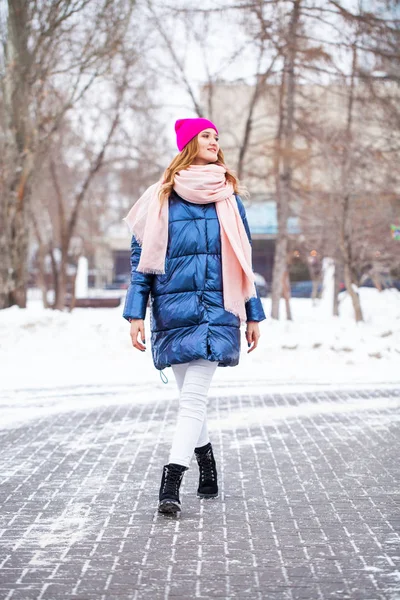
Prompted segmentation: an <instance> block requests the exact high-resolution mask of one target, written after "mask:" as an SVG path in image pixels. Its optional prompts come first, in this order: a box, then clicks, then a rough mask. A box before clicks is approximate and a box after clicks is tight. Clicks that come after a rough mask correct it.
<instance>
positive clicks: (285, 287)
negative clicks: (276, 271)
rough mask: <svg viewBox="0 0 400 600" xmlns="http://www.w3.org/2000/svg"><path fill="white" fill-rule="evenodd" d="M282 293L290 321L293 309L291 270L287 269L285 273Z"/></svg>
mask: <svg viewBox="0 0 400 600" xmlns="http://www.w3.org/2000/svg"><path fill="white" fill-rule="evenodd" d="M282 295H283V297H284V299H285V307H286V318H287V320H288V321H292V320H293V319H292V310H291V308H290V279H289V271H288V270H287V269H286V271H285V272H284V274H283V282H282Z"/></svg>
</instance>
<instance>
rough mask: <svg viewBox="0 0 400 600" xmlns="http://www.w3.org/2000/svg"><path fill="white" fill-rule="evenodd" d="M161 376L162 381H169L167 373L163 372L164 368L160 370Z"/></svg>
mask: <svg viewBox="0 0 400 600" xmlns="http://www.w3.org/2000/svg"><path fill="white" fill-rule="evenodd" d="M160 377H161V381H162V382H163V383H168V377H167V376H166V374H165V373H164V372H163V370H162V369H161V371H160Z"/></svg>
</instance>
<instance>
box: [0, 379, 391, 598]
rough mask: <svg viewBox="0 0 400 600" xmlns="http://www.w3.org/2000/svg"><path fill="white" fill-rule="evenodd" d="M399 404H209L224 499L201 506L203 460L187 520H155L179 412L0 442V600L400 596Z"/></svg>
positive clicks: (109, 419) (186, 492)
mask: <svg viewBox="0 0 400 600" xmlns="http://www.w3.org/2000/svg"><path fill="white" fill-rule="evenodd" d="M82 403H83V405H84V398H82ZM399 407H400V390H384V389H382V390H373V391H347V392H343V391H341V392H336V393H334V392H317V393H304V394H299V393H297V394H296V393H292V394H278V393H275V394H263V395H259V394H257V395H240V396H227V397H224V396H222V395H221V396H218V397H217V396H216V391H214V392H211V398H210V408H209V418H210V420H211V426H212V429H213V442H214V447H215V452H216V457H217V460H218V466H219V474H220V488H221V494H220V498H218V499H217V500H211V501H205V500H202V501H200V500H198V499H197V498H196V495H195V491H196V484H197V465H196V464H195V463H193V464H192V467H191V469H190V470H189V472H188V473H187V474H186V475H185V479H184V485H183V490H182V497H183V512H182V514H181V516H180V517H179V518H174V517H166V516H163V515H159V514H158V513H157V512H156V504H157V492H158V486H159V479H160V476H161V466H162V464H163V461H164V460H165V459H166V457H167V453H168V443H169V439H170V437H171V433H172V430H173V424H174V419H175V416H176V401H174V400H164V401H158V402H154V403H149V402H146V403H143V404H137V403H136V404H128V403H126V402H124V403H118V398H116V397H110V403H109V405H108V406H104V405H103V406H101V407H99V406H97V407H96V406H88V407H87V408H85V406H83V407H82V408H81V409H80V410H71V412H63V413H60V414H52V415H51V416H48V417H41V418H38V419H36V420H33V421H31V422H29V423H27V424H26V425H21V426H19V427H15V428H13V429H5V430H3V431H0V443H1V455H0V465H1V471H0V475H1V481H2V485H1V492H0V493H1V496H0V500H1V523H0V598H1V600H67V599H69V598H75V599H79V600H113V599H124V600H142V599H143V600H145V599H146V600H147V599H148V600H158V599H160V600H161V599H162V600H167V599H173V598H184V599H185V600H189V599H191V598H199V599H204V600H205V599H211V598H220V599H221V598H223V599H240V600H250V599H251V600H254V599H270V600H286V599H287V600H297V599H310V600H319V599H321V600H322V599H324V600H325V599H331V598H332V599H333V598H340V599H354V600H384V599H385V600H396V599H399V598H400V495H399V487H400V485H399V480H400V472H399V471H400V467H399V464H400V463H399V448H400V437H399V432H400V413H399Z"/></svg>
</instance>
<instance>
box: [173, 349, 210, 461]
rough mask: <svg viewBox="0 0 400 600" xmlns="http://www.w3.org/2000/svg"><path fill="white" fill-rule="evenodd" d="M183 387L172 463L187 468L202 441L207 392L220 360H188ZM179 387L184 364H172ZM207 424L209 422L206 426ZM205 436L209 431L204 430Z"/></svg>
mask: <svg viewBox="0 0 400 600" xmlns="http://www.w3.org/2000/svg"><path fill="white" fill-rule="evenodd" d="M187 365H188V366H187V368H186V373H185V375H184V379H183V384H182V387H181V396H180V402H179V414H178V422H177V425H176V429H175V434H174V438H173V441H172V447H171V452H170V455H169V462H170V463H175V464H178V465H182V466H185V467H188V466H189V464H190V461H191V459H192V455H193V451H194V449H195V448H196V447H198V446H201V445H203V446H204V444H206V443H207V441H205V442H204V443H203V439H204V438H203V439H202V438H201V435H204V429H203V427H204V422H205V417H206V412H207V395H208V390H209V388H210V384H211V380H212V377H213V375H214V373H215V370H216V368H217V366H218V362H212V361H209V360H205V359H203V358H201V359H199V360H194V361H192V362H190V363H187ZM172 368H173V371H174V374H175V377H176V379H177V383H178V387H179V383H180V382H181V381H182V374H183V371H184V369H183V367H182V365H172ZM205 426H206V427H207V425H205ZM205 435H207V438H208V433H207V431H206V430H205Z"/></svg>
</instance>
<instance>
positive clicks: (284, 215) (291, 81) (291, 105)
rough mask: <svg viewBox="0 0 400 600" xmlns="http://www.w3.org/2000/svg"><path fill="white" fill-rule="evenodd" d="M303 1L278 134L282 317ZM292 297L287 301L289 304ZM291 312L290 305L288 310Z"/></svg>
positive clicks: (275, 312) (277, 268)
mask: <svg viewBox="0 0 400 600" xmlns="http://www.w3.org/2000/svg"><path fill="white" fill-rule="evenodd" d="M300 3H301V0H294V2H293V9H292V14H291V18H290V24H289V31H288V35H287V40H286V42H287V51H286V52H287V53H286V56H285V62H284V69H283V73H282V84H281V98H280V111H279V112H280V114H279V126H278V135H277V152H278V158H277V163H278V164H277V169H276V202H277V219H278V235H277V239H276V245H275V257H274V266H273V271H272V291H271V317H272V318H273V319H279V301H280V298H281V295H282V284H283V280H284V275H285V271H287V249H288V232H287V221H288V218H289V202H290V197H291V183H292V153H293V137H294V134H293V123H294V109H295V83H296V73H295V60H296V53H297V37H296V35H297V28H298V24H299V20H300ZM288 303H289V300H287V304H288ZM287 314H288V315H290V308H289V310H288V309H287ZM288 318H289V317H288Z"/></svg>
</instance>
